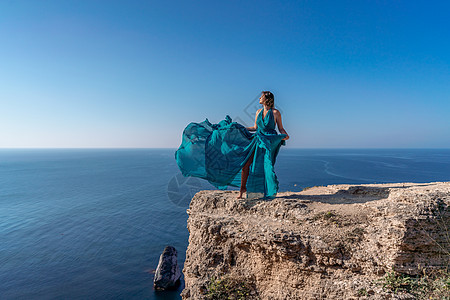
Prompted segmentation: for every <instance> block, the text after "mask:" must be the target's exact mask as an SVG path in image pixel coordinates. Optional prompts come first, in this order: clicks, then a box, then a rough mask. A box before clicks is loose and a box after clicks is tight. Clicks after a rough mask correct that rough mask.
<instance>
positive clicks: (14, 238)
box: [0, 148, 450, 299]
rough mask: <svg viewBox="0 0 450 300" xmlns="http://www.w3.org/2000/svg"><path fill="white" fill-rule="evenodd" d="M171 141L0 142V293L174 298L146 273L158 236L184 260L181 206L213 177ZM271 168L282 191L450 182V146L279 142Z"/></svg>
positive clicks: (161, 246) (161, 243) (176, 296)
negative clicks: (102, 144) (199, 173)
mask: <svg viewBox="0 0 450 300" xmlns="http://www.w3.org/2000/svg"><path fill="white" fill-rule="evenodd" d="M175 150H176V149H132V150H128V149H127V150H117V149H116V150H113V149H111V150H100V149H96V150H93V149H89V150H88V149H83V150H78V149H77V150H69V149H64V150H60V149H59V150H57V149H45V150H37V149H34V150H17V149H16V150H12V149H11V150H0V298H1V299H17V298H23V299H180V297H179V293H180V292H181V290H182V288H183V286H181V287H180V289H179V290H178V291H175V292H164V293H157V292H155V291H153V288H152V281H153V273H152V272H153V270H154V269H156V266H157V264H158V259H159V255H160V254H161V252H162V250H163V249H164V247H165V246H166V245H173V246H174V247H175V248H177V249H178V257H179V262H180V264H181V267H183V265H182V263H183V261H184V259H185V251H186V248H187V243H188V234H189V233H188V231H187V229H186V220H187V214H186V208H187V207H188V204H189V200H190V199H191V197H192V196H193V195H194V194H195V192H197V191H198V190H201V189H210V188H212V186H211V185H209V184H208V183H207V182H205V181H203V180H201V179H196V178H184V177H183V176H182V175H181V174H180V172H179V170H178V167H177V165H176V163H175V159H174V152H175ZM275 170H276V173H277V176H278V179H279V181H280V191H287V190H289V191H300V190H302V189H303V188H304V187H307V186H314V185H326V184H340V183H349V184H359V183H386V182H430V181H450V150H446V149H444V150H441V149H439V150H437V149H434V150H431V149H413V150H410V149H381V150H380V149H373V150H349V149H345V150H324V149H319V150H313V149H308V150H306V149H289V148H287V149H286V148H282V149H281V150H280V154H279V156H278V158H277V162H276V166H275ZM232 189H234V188H232Z"/></svg>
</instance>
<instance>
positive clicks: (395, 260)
mask: <svg viewBox="0 0 450 300" xmlns="http://www.w3.org/2000/svg"><path fill="white" fill-rule="evenodd" d="M237 196H238V192H237V191H201V192H198V193H197V194H196V195H195V196H194V198H193V199H192V201H191V205H190V208H189V209H188V214H189V220H188V229H189V232H190V236H189V246H188V249H187V253H186V262H185V265H184V269H183V273H184V276H185V289H184V291H183V293H182V296H183V299H203V298H204V294H205V292H206V288H207V285H208V282H209V281H210V279H211V277H212V276H216V277H220V276H222V275H224V274H228V275H231V276H234V277H236V278H242V280H243V281H251V284H252V285H253V286H254V287H255V290H254V291H253V295H254V296H255V297H257V298H260V299H357V298H358V299H359V297H361V293H360V291H364V292H365V295H366V296H364V297H366V298H367V297H368V298H370V299H385V297H384V296H383V291H382V290H381V287H380V286H379V285H377V284H376V283H374V281H375V280H376V279H377V278H380V277H382V276H383V275H384V274H385V273H386V272H389V271H390V270H392V269H394V270H396V271H399V272H402V273H406V274H410V275H415V274H417V273H418V272H420V270H421V268H423V267H427V268H429V269H433V268H442V267H445V266H448V263H449V256H448V253H449V249H450V248H449V247H450V246H449V222H450V212H449V208H448V205H449V202H450V183H449V182H435V183H423V184H418V183H399V184H371V185H358V186H355V185H330V186H326V187H313V188H309V189H307V190H304V191H302V192H295V193H294V192H285V193H279V194H278V197H277V198H276V199H273V200H263V199H259V200H258V199H256V200H246V199H236V198H237ZM364 297H363V298H364Z"/></svg>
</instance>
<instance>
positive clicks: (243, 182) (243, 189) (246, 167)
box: [238, 151, 255, 199]
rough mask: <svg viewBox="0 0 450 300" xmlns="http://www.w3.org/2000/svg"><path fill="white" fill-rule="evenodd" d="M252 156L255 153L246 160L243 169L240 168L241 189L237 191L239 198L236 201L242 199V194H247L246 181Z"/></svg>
mask: <svg viewBox="0 0 450 300" xmlns="http://www.w3.org/2000/svg"><path fill="white" fill-rule="evenodd" d="M253 154H255V152H254V151H253V153H252V155H251V156H250V158H249V159H248V160H247V162H246V163H245V165H244V167H242V173H241V189H240V191H239V197H238V199H242V194H244V193H245V192H247V188H246V186H247V179H248V174H249V172H250V165H251V164H252V161H253Z"/></svg>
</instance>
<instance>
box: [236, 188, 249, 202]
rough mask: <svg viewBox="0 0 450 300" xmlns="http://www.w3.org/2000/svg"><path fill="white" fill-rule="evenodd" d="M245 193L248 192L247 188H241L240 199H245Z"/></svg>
mask: <svg viewBox="0 0 450 300" xmlns="http://www.w3.org/2000/svg"><path fill="white" fill-rule="evenodd" d="M245 192H247V189H246V188H241V190H240V191H239V197H237V198H238V199H243V198H242V194H244V193H245Z"/></svg>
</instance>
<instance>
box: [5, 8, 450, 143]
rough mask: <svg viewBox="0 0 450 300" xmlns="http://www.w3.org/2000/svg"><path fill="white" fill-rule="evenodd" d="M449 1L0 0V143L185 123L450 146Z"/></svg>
mask: <svg viewBox="0 0 450 300" xmlns="http://www.w3.org/2000/svg"><path fill="white" fill-rule="evenodd" d="M449 15H450V2H449V1H388V0H386V1H381V0H379V1H354V0H353V1H336V0H334V1H318V0H314V1H234V0H230V1H229V0H227V1H211V0H210V1H195V0H193V1H112V0H108V1H94V0H85V1H82V0H77V1H69V0H65V1H59V0H58V1H45V0H44V1H35V0H31V1H20V0H14V1H12V0H11V1H7V0H4V1H1V2H0V113H1V115H0V147H2V148H16V147H33V148H34V147H115V148H116V147H117V148H118V147H170V148H176V147H178V146H179V145H180V143H181V134H182V131H183V129H184V128H185V126H186V125H187V124H188V123H190V122H202V121H204V120H205V119H206V118H208V120H209V121H211V122H212V123H218V122H219V121H221V120H222V119H224V118H225V116H226V115H229V116H230V117H232V119H233V121H237V122H240V123H241V124H244V125H245V126H251V125H253V124H252V122H253V119H254V114H255V112H256V109H258V108H259V107H260V105H259V104H258V102H257V98H258V97H259V93H260V91H262V90H270V91H272V92H273V93H274V95H275V106H276V107H278V108H279V109H280V111H281V113H282V117H283V123H284V127H285V129H286V131H287V132H288V133H289V135H290V137H291V138H290V140H289V141H287V147H302V148H303V147H305V148H316V147H330V148H341V147H343V148H366V147H377V148H378V147H381V148H386V147H387V148H389V147H396V148H398V147H399V148H404V147H413V148H434V147H443V148H450V121H449V119H450V117H449V116H450V18H449Z"/></svg>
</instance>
